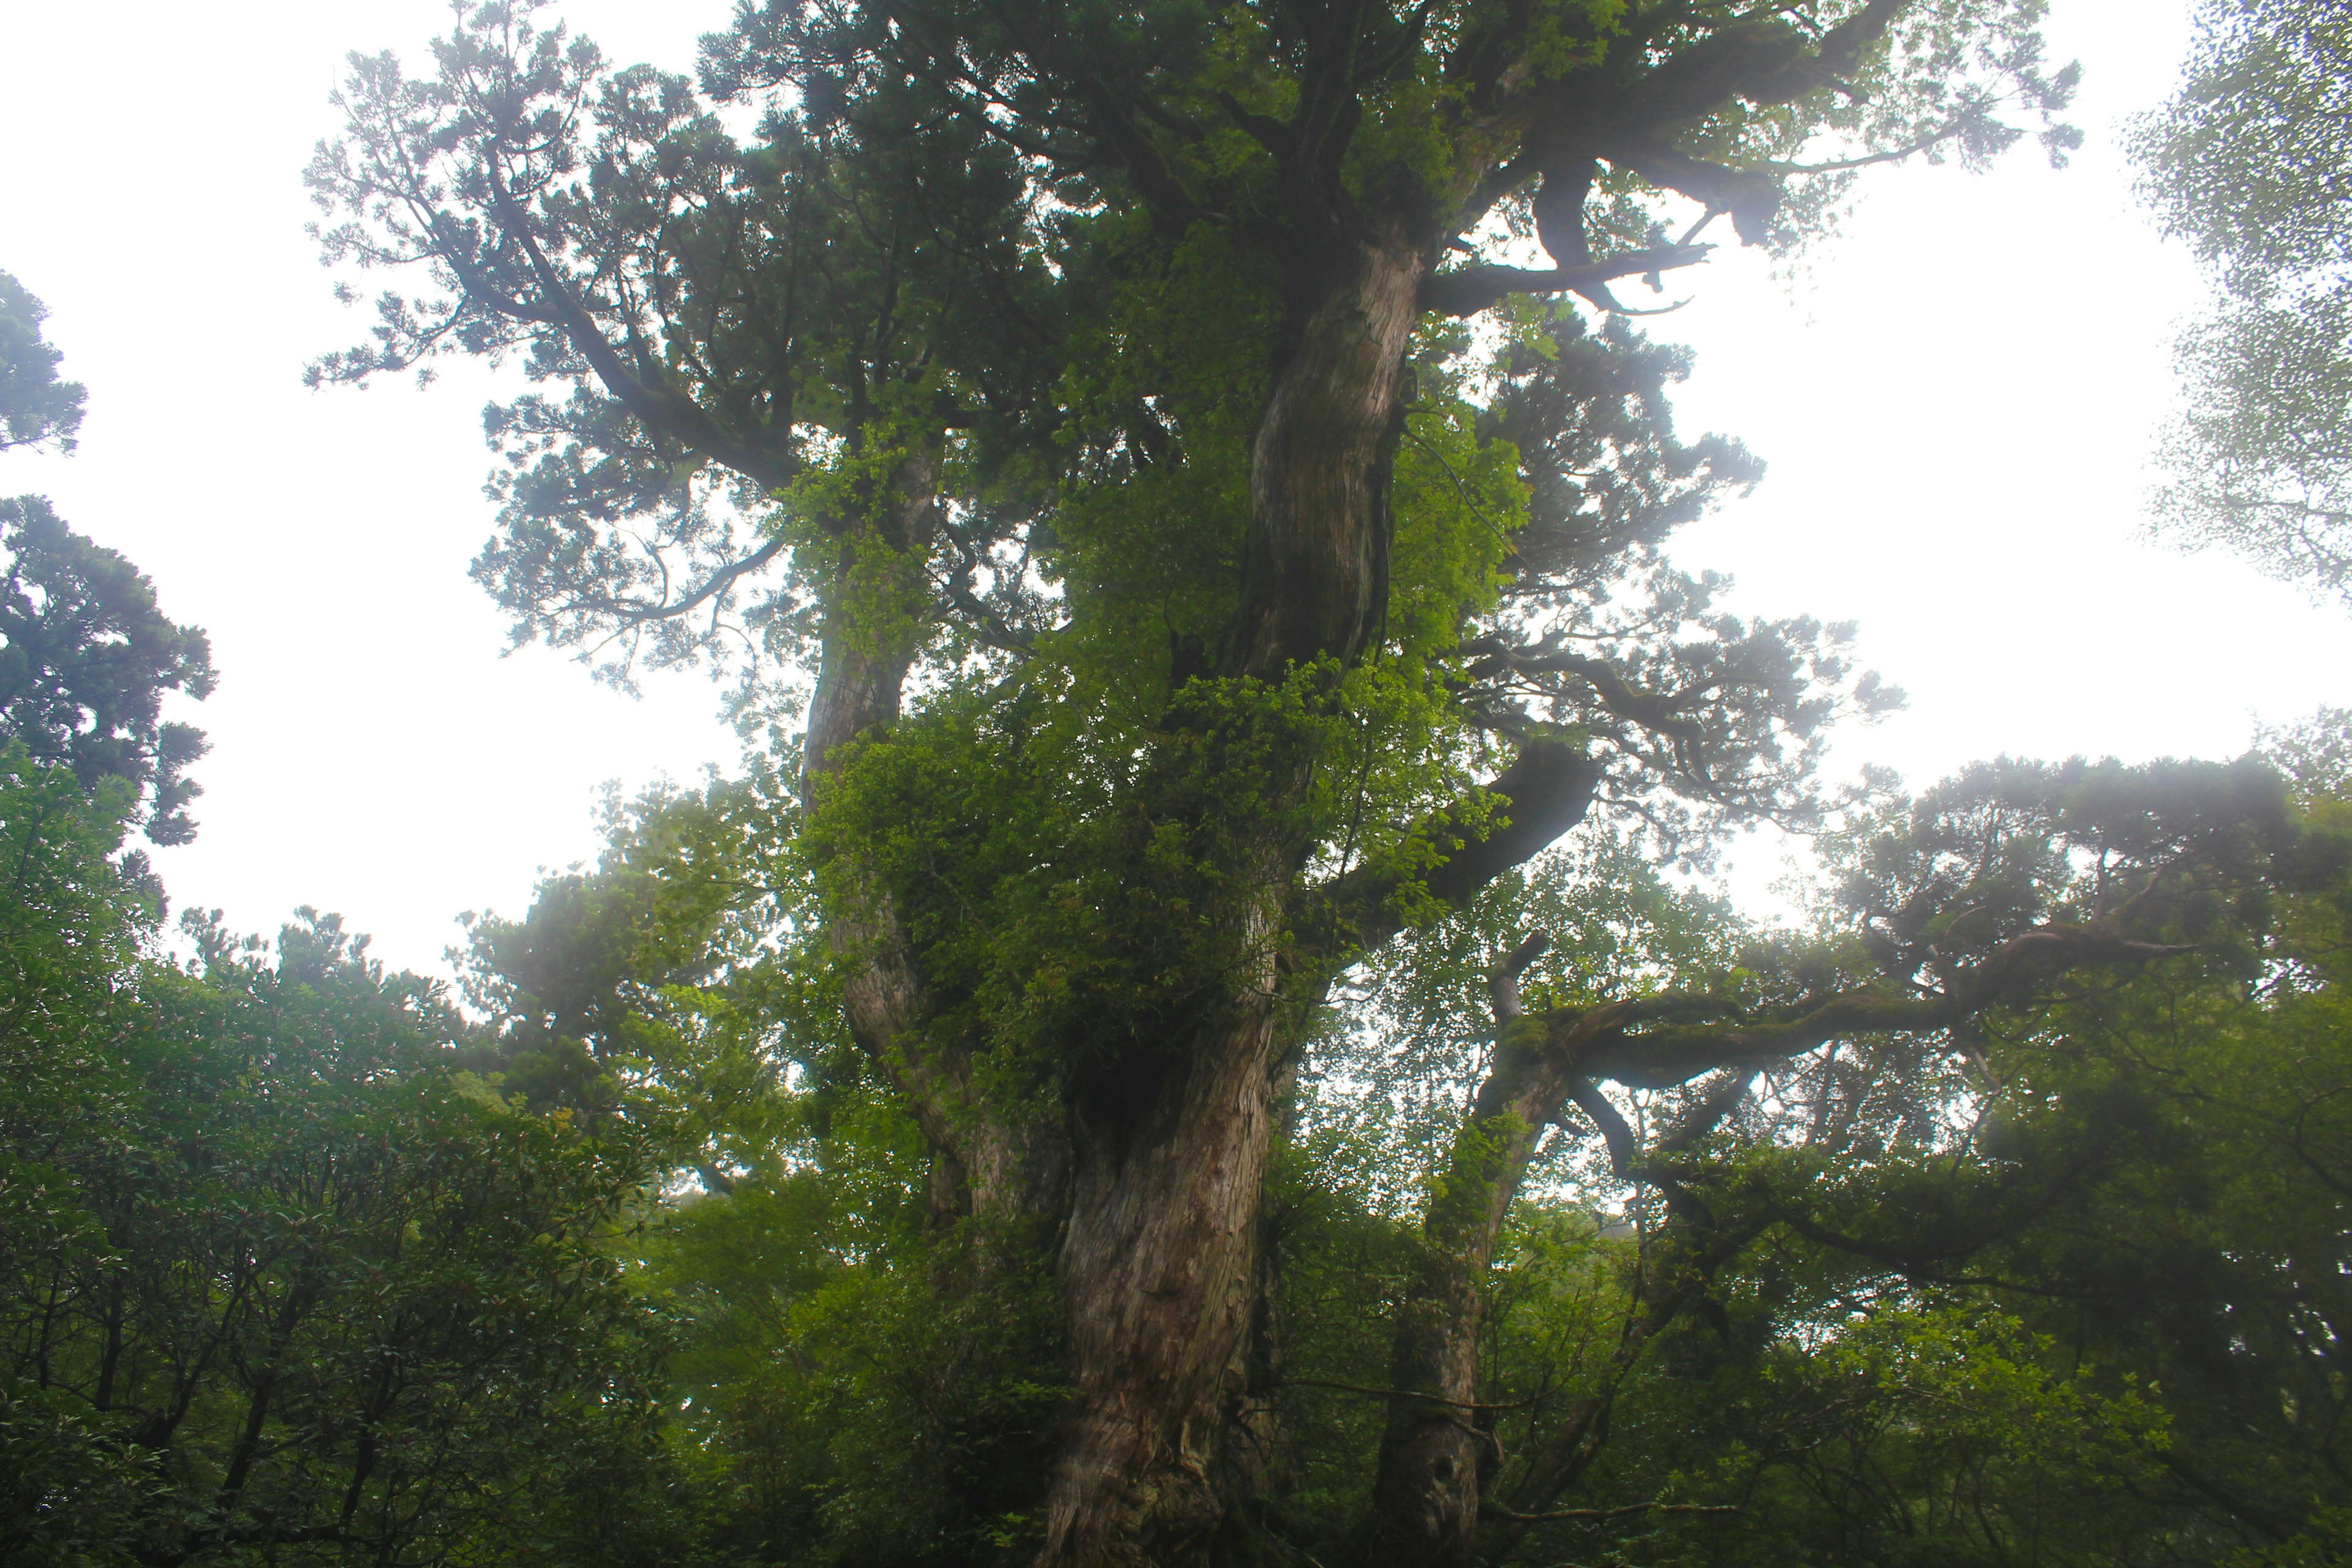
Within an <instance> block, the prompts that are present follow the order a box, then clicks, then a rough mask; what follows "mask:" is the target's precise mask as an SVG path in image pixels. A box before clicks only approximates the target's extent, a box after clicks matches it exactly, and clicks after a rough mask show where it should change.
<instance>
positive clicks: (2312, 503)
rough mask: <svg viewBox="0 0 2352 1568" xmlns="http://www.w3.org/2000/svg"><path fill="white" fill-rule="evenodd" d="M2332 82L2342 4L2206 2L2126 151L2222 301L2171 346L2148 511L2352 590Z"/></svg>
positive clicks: (2341, 73) (2346, 87)
mask: <svg viewBox="0 0 2352 1568" xmlns="http://www.w3.org/2000/svg"><path fill="white" fill-rule="evenodd" d="M2347 91H2352V14H2347V11H2346V9H2345V7H2343V6H2342V5H2334V4H2324V5H2299V4H2294V3H2292V0H2205V3H2204V4H2201V5H2200V6H2199V7H2198V34H2197V42H2196V46H2195V48H2194V50H2193V52H2192V53H2191V55H2190V58H2189V63H2188V66H2187V68H2186V69H2185V71H2184V72H2183V75H2182V80H2181V85H2180V89H2179V92H2178V93H2177V94H2176V95H2175V96H2174V98H2173V99H2172V100H2171V101H2170V102H2169V103H2168V104H2167V105H2166V106H2165V107H2164V108H2163V109H2162V110H2158V111H2157V112H2155V113H2153V114H2150V115H2148V116H2147V117H2146V118H2145V119H2144V120H2143V121H2141V122H2140V123H2139V125H2138V127H2137V131H2136V133H2135V136H2134V142H2133V151H2134V153H2136V155H2137V158H2138V161H2139V163H2140V166H2141V169H2142V171H2143V176H2144V183H2143V190H2144V194H2145V195H2146V196H2147V200H2148V202H2149V204H2150V205H2152V206H2153V208H2154V209H2155V211H2156V214H2157V216H2158V218H2159V219H2160V221H2161V222H2162V224H2163V226H2164V227H2165V229H2166V231H2167V232H2168V233H2169V234H2171V235H2174V236H2176V237H2179V238H2182V239H2185V240H2187V241H2188V242H2189V247H2190V248H2191V249H2192V250H2193V251H2194V252H2195V254H2196V256H2197V258H2198V260H2199V261H2200V262H2201V263H2203V264H2204V266H2205V268H2206V269H2207V271H2208V273H2209V275H2210V277H2211V278H2212V279H2213V280H2214V281H2215V283H2216V284H2217V285H2218V292H2219V293H2220V295H2221V301H2222V302H2221V306H2220V308H2219V309H2218V310H2214V311H2213V312H2212V313H2211V314H2210V315H2207V316H2205V317H2204V318H2202V319H2201V320H2200V321H2196V322H2195V323H2194V324H2192V325H2191V326H2190V327H2189V330H2188V331H2186V332H2185V333H2184V334H2183V335H2182V337H2181V339H2180V342H2179V365H2180V371H2181V377H2182V382H2183V391H2184V394H2185V396H2184V399H2183V402H2184V405H2185V413H2184V416H2183V418H2182V421H2181V423H2180V425H2179V426H2178V427H2177V428H2176V430H2175V431H2174V432H2173V434H2172V436H2171V437H2170V439H2169V440H2168V443H2167V446H2166V447H2165V451H2164V467H2165V469H2166V474H2165V479H2164V483H2163V486H2162V488H2161V489H2159V490H2158V496H2157V508H2156V515H2157V520H2158V524H2159V526H2161V527H2162V528H2164V529H2165V530H2167V531H2170V532H2171V533H2173V534H2174V535H2175V536H2176V537H2178V538H2179V539H2181V540H2182V541H2184V542H2188V543H2189V544H2192V545H2206V544H2217V545H2221V546H2224V547H2226V548H2229V549H2232V550H2235V551H2238V552H2241V553H2242V554H2244V555H2245V556H2247V557H2248V558H2249V559H2250V560H2252V562H2253V563H2255V564H2256V565H2258V566H2260V567H2262V568H2263V570H2264V571H2265V572H2268V573H2270V574H2273V575H2274V576H2278V577H2282V578H2284V579H2286V580H2287V581H2289V582H2292V583H2296V584H2302V585H2304V586H2305V587H2307V588H2309V589H2311V590H2312V591H2314V592H2315V593H2318V594H2322V595H2331V596H2335V597H2340V598H2344V599H2346V600H2347V602H2352V270H2347V263H2352V205H2347V203H2352V195H2347V185H2346V177H2347V172H2352V138H2347V134H2346V132H2345V123H2346V121H2345V115H2344V104H2345V96H2346V93H2347Z"/></svg>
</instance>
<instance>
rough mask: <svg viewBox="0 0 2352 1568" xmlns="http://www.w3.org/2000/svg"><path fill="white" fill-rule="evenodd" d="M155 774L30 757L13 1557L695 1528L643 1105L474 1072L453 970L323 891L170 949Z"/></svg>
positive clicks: (454, 1549)
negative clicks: (643, 1294) (160, 949)
mask: <svg viewBox="0 0 2352 1568" xmlns="http://www.w3.org/2000/svg"><path fill="white" fill-rule="evenodd" d="M130 806H131V798H130V795H129V792H128V790H127V789H126V787H125V786H124V785H123V784H121V781H119V780H109V781H108V782H107V783H106V784H103V785H102V786H101V788H100V790H99V791H98V792H97V795H96V796H95V799H93V798H92V797H91V796H90V795H88V794H87V793H86V792H85V791H84V789H83V786H82V785H81V784H80V782H79V780H78V779H77V778H76V777H75V776H74V775H73V774H72V773H70V772H68V770H66V769H64V768H61V767H57V766H53V765H49V764H45V763H39V762H37V761H35V760H33V759H30V758H28V757H27V756H26V753H25V752H24V750H23V749H22V748H21V747H12V748H10V749H9V750H8V751H7V752H5V755H0V843H4V844H5V849H6V857H5V864H6V865H7V866H8V867H9V868H11V869H10V877H11V881H10V884H9V887H8V890H7V891H8V896H7V897H6V898H5V900H0V909H5V922H4V923H5V929H0V945H5V960H6V962H5V964H0V973H5V978H0V1073H5V1077H6V1079H7V1081H8V1084H9V1093H8V1096H7V1102H6V1104H5V1107H0V1457H4V1458H0V1555H5V1557H6V1559H7V1560H8V1561H9V1562H11V1563H58V1564H65V1563H73V1564H92V1563H100V1564H105V1563H120V1564H123V1565H124V1568H130V1565H131V1564H139V1565H142V1568H153V1565H155V1564H177V1563H194V1562H202V1563H347V1562H350V1561H352V1560H353V1559H354V1558H355V1557H361V1556H363V1557H365V1558H367V1559H368V1560H370V1561H374V1562H384V1563H407V1562H443V1561H448V1560H449V1559H450V1558H451V1557H452V1556H462V1557H465V1558H467V1559H468V1560H483V1561H502V1562H514V1561H520V1562H530V1561H542V1560H556V1561H563V1562H575V1563H576V1562H597V1561H612V1560H614V1558H615V1557H617V1558H619V1559H620V1560H626V1561H633V1562H638V1563H646V1562H654V1561H660V1560H662V1557H661V1553H662V1552H675V1551H682V1550H684V1549H685V1546H686V1545H687V1544H688V1543H685V1542H677V1541H670V1540H666V1539H665V1537H666V1534H667V1531H665V1529H664V1524H665V1522H666V1520H665V1516H663V1515H662V1513H661V1510H660V1508H659V1503H660V1500H661V1496H662V1493H661V1489H660V1466H661V1460H660V1456H659V1454H658V1451H657V1450H656V1447H654V1442H655V1429H654V1405H653V1399H654V1389H655V1388H656V1386H657V1384H656V1383H655V1381H654V1377H655V1373H656V1364H657V1363H656V1358H657V1354H658V1352H659V1348H660V1345H661V1343H662V1342H663V1338H664V1335H663V1330H662V1325H661V1323H660V1321H659V1320H658V1318H657V1317H656V1315H655V1314H654V1313H652V1312H650V1311H648V1310H647V1309H646V1305H645V1304H644V1302H643V1301H642V1300H641V1299H640V1298H638V1297H637V1296H636V1295H635V1294H634V1293H633V1292H631V1291H630V1290H629V1289H626V1288H625V1285H624V1284H623V1282H622V1280H621V1278H620V1267H619V1265H618V1263H617V1262H616V1261H615V1259H614V1258H613V1257H612V1256H611V1253H610V1251H609V1250H608V1236H609V1233H610V1231H611V1230H612V1228H613V1227H614V1226H615V1225H616V1224H617V1223H619V1222H621V1221H622V1220H624V1219H625V1216H626V1215H627V1214H628V1212H629V1210H630V1207H631V1205H633V1203H634V1202H635V1196H636V1189H637V1186H638V1184H639V1183H640V1182H641V1181H642V1180H643V1179H644V1177H645V1173H646V1166H647V1163H648V1159H647V1148H648V1144H647V1142H646V1138H645V1137H643V1136H635V1135H634V1134H635V1131H636V1129H635V1128H626V1129H619V1130H616V1131H618V1132H620V1133H622V1134H625V1135H623V1136H605V1137H602V1138H591V1137H588V1136H585V1135H584V1134H583V1131H581V1130H580V1129H579V1128H578V1127H577V1126H574V1125H572V1123H571V1122H570V1121H568V1120H567V1119H566V1118H564V1117H562V1116H560V1115H559V1116H553V1117H546V1116H540V1115H536V1114H533V1113H531V1112H530V1111H529V1110H526V1109H525V1108H523V1107H522V1106H520V1104H514V1103H509V1102H508V1101H507V1100H503V1099H502V1098H501V1097H500V1096H499V1094H498V1093H497V1092H496V1090H495V1089H493V1087H492V1086H491V1085H490V1084H488V1083H487V1082H485V1081H484V1080H482V1079H478V1078H476V1077H474V1076H472V1075H469V1074H467V1073H466V1072H464V1071H462V1070H460V1068H458V1066H457V1060H456V1056H457V1052H456V1049H455V1047H456V1045H457V1042H459V1041H461V1040H464V1039H465V1038H466V1037H467V1035H468V1033H469V1030H468V1026H466V1025H465V1024H464V1023H463V1022H462V1021H461V1020H460V1019H459V1018H458V1017H457V1016H456V1015H455V1014H454V1013H453V1012H452V1011H451V1009H450V1008H449V1007H448V1006H447V1005H446V1002H445V1001H444V1000H443V998H442V997H441V996H440V995H439V994H438V992H437V988H436V986H434V985H433V984H429V983H427V982H425V981H421V980H418V979H417V978H415V976H409V975H386V974H385V973H383V970H382V969H381V967H380V966H378V965H376V964H373V963H370V962H369V961H368V960H367V959H366V958H365V957H364V952H363V949H364V942H363V941H356V940H354V939H352V937H351V936H350V935H348V934H347V933H346V932H344V931H342V930H341V926H340V924H339V922H337V921H335V920H334V919H333V918H331V917H320V916H317V915H315V914H310V913H308V912H306V913H305V915H304V916H303V917H302V919H301V920H300V921H299V923H297V924H294V925H290V926H289V927H288V928H286V930H285V931H283V932H282V933H281V934H280V936H279V938H278V942H277V943H276V944H275V947H274V951H273V950H272V949H271V948H268V947H265V946H264V944H262V943H261V942H258V941H255V940H250V939H248V940H247V941H245V942H237V941H235V940H233V939H231V938H229V937H228V936H227V935H226V934H225V933H223V932H222V931H220V930H219V928H218V927H217V926H216V925H215V924H214V923H212V922H211V921H208V920H206V919H204V918H202V917H195V918H191V919H188V920H185V921H184V925H185V926H186V929H187V931H188V934H189V936H190V938H191V940H192V942H193V943H194V947H195V948H196V950H197V953H198V956H197V958H196V959H195V960H194V962H193V963H191V964H190V965H189V966H188V967H186V968H184V969H183V968H180V967H176V966H174V965H173V964H171V963H163V962H159V961H156V960H154V959H152V958H150V957H148V956H146V955H145V953H144V952H143V951H142V950H143V949H145V948H146V947H148V945H149V944H150V943H151V942H152V938H153V921H155V919H156V918H157V908H156V905H155V903H154V902H153V901H152V899H151V898H149V897H148V896H147V895H146V894H144V893H143V892H142V890H141V889H140V888H139V887H138V886H137V885H136V884H135V883H132V882H129V881H126V880H125V879H123V878H122V876H121V872H120V870H119V869H118V868H117V867H116V866H115V864H114V863H113V861H112V858H111V857H112V854H113V852H114V850H115V848H116V847H117V845H118V843H119V841H120V838H121V832H122V826H123V819H124V817H125V816H127V814H128V811H129V809H130ZM640 1125H641V1126H643V1125H649V1123H643V1122H641V1123H640ZM633 1499H634V1500H635V1505H634V1507H633V1506H632V1503H631V1500H633ZM633 1515H634V1517H633ZM539 1553H544V1554H545V1555H544V1556H543V1557H542V1556H541V1555H539ZM608 1553H609V1554H611V1555H606V1554H608Z"/></svg>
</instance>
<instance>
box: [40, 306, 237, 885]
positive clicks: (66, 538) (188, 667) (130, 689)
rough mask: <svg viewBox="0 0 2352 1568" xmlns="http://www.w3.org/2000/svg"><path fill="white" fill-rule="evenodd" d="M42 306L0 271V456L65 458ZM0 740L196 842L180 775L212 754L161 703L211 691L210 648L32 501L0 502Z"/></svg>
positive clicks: (128, 568)
mask: <svg viewBox="0 0 2352 1568" xmlns="http://www.w3.org/2000/svg"><path fill="white" fill-rule="evenodd" d="M47 316H48V310H47V307H46V306H44V305H43V304H42V303H41V302H40V301H39V300H36V299H34V298H33V297H32V296H31V295H30V294H27V293H26V292H25V290H24V289H23V287H22V286H21V285H19V284H18V283H17V281H16V279H14V278H11V277H9V276H8V275H7V274H6V273H5V272H0V449H5V448H6V447H31V446H38V445H40V444H41V443H43V442H45V441H53V442H55V443H56V444H57V446H58V448H59V449H60V450H63V451H67V452H70V451H72V450H73V447H74V432H75V431H77V430H79V428H80V427H81V414H82V407H81V405H82V389H81V386H80V384H79V383H76V382H60V381H58V378H57V363H58V359H59V358H60V357H61V356H60V355H59V354H58V351H57V350H55V349H53V348H51V347H49V346H48V345H47V343H45V342H41V338H40V324H41V322H42V321H44V320H46V319H47ZM0 553H5V560H6V576H5V581H0V741H10V740H13V741H15V742H18V743H20V744H22V745H23V746H24V747H25V748H26V750H27V751H28V752H31V753H32V755H33V756H34V757H36V758H37V759H39V760H42V761H45V762H51V763H64V764H66V765H67V766H68V767H70V768H72V769H73V771H74V773H75V774H76V775H77V776H79V778H80V779H81V781H82V783H83V784H85V785H87V786H91V787H95V786H96V785H97V784H98V782H99V781H100V780H101V779H107V778H117V779H121V780H123V781H125V782H126V783H128V784H131V787H132V789H133V790H134V791H135V792H137V793H138V794H140V795H142V797H143V799H144V804H145V807H146V823H145V826H146V831H147V837H148V838H149V840H150V841H152V842H153V843H156V844H184V843H186V842H187V841H188V840H189V839H191V838H193V837H195V831H196V828H195V824H194V822H192V821H190V820H189V817H188V811H187V807H188V803H189V802H190V801H192V800H194V798H195V797H196V796H197V795H201V794H203V793H204V791H203V788H202V786H200V785H199V784H196V783H195V781H194V780H193V779H190V778H189V777H187V776H186V770H187V767H188V764H189V763H193V762H194V761H195V760H196V759H197V758H199V757H201V756H203V755H204V754H205V751H206V750H207V749H208V746H207V742H205V737H204V732H203V731H200V730H198V729H197V728H196V727H195V726H194V725H193V724H186V723H182V722H179V721H165V720H164V719H163V693H165V692H166V691H177V692H180V693H183V694H184V695H185V696H188V697H193V698H195V699H197V700H203V699H204V698H205V697H208V696H210V695H211V694H212V689H213V682H214V679H215V677H214V674H213V666H212V646H211V644H210V643H209V642H208V641H207V640H206V639H205V634H204V633H203V631H202V630H200V629H198V628H196V627H194V626H179V625H176V624H174V623H173V621H171V620H170V619H168V618H167V617H166V616H164V614H163V610H162V609H161V608H160V607H159V606H158V605H157V604H156V601H155V588H154V584H152V583H150V582H149V581H148V580H147V579H146V577H145V576H143V575H142V574H141V573H140V571H139V569H138V568H137V567H135V566H133V565H132V564H131V563H130V562H129V561H127V560H125V559H123V557H122V556H121V555H120V554H118V553H117V552H114V551H111V550H109V549H106V548H105V547H104V546H102V545H99V544H95V543H92V542H90V541H89V540H88V539H85V538H83V537H82V536H81V535H79V534H78V533H76V532H74V531H73V530H71V529H69V528H68V527H67V526H66V525H65V524H64V522H62V521H59V520H58V515H57V513H56V512H54V511H53V510H50V508H49V503H48V502H47V500H43V499H42V498H41V497H39V496H17V497H16V498H15V499H13V500H0Z"/></svg>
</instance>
